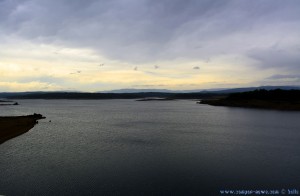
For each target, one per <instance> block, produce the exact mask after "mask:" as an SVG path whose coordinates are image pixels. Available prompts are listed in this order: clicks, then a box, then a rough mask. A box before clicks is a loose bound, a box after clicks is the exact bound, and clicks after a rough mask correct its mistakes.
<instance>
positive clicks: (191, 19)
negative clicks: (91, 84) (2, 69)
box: [0, 0, 300, 85]
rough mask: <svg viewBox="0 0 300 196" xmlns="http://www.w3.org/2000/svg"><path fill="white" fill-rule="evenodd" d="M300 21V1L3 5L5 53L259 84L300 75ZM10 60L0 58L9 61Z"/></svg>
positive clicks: (10, 0)
mask: <svg viewBox="0 0 300 196" xmlns="http://www.w3.org/2000/svg"><path fill="white" fill-rule="evenodd" d="M299 21H300V1H298V0H285V1H283V0H256V1H240V0H228V1H218V0H201V1H199V0H186V1H182V0H160V1H158V0H157V1H156V0H155V1H153V0H126V1H124V0H113V1H108V0H89V1H83V0H72V1H69V0H52V1H48V0H0V41H1V43H3V44H2V47H1V46H0V49H1V50H4V49H5V48H11V49H12V50H17V49H18V48H16V46H12V45H13V44H15V45H16V42H17V43H20V45H21V43H22V41H24V42H26V43H30V44H32V45H33V47H35V46H36V47H40V46H41V45H46V46H51V47H53V48H55V50H53V49H49V50H48V52H49V53H51V56H53V55H54V54H62V51H61V50H57V51H56V49H64V48H71V49H72V48H73V49H75V50H76V49H78V50H79V51H80V50H88V51H92V52H90V53H93V54H94V57H93V58H90V57H88V58H86V59H85V60H90V62H95V63H96V61H98V60H99V61H100V60H101V59H106V60H108V61H114V62H122V63H125V64H128V65H127V66H128V67H131V68H130V69H131V70H132V69H133V68H132V67H138V69H137V70H136V71H137V72H138V71H141V70H143V69H147V66H148V65H149V64H151V66H152V68H153V66H154V65H155V64H156V63H159V65H161V62H163V63H165V62H172V63H173V65H172V66H168V65H167V66H159V67H160V68H159V69H156V71H157V72H159V71H164V70H163V68H164V67H165V68H166V69H167V68H168V69H169V70H170V71H171V72H173V71H174V70H178V72H182V69H183V68H186V69H188V70H190V69H193V67H194V69H195V66H191V65H190V63H192V62H197V63H198V62H199V63H201V64H200V67H201V69H200V70H199V71H203V72H202V74H213V72H214V71H215V72H214V73H215V74H216V75H215V77H222V76H220V75H218V71H216V70H217V69H216V67H218V68H219V70H220V71H224V70H226V69H228V71H229V70H231V71H232V73H231V74H237V73H239V71H237V70H239V69H241V68H244V67H247V68H246V71H249V70H247V69H251V71H252V72H250V73H249V72H248V73H249V74H253V75H259V74H257V72H259V71H261V72H263V74H264V75H263V76H260V77H261V79H262V78H266V77H270V76H272V75H276V74H292V73H294V72H298V73H300V36H299V35H300V22H299ZM16 40H17V41H16ZM20 47H21V48H22V46H20ZM26 50H28V48H26V49H24V51H21V52H19V54H15V55H16V56H22V54H24V53H25V52H26ZM12 54H13V52H12V53H10V54H7V53H4V52H2V53H1V52H0V55H2V56H4V57H5V58H6V59H8V57H9V55H10V56H12ZM43 55H44V56H45V54H43ZM43 55H36V56H35V57H36V58H41V56H43ZM54 56H55V55H54ZM83 56H84V55H83ZM11 58H12V57H11ZM27 58H34V57H33V56H32V54H31V55H27ZM49 58H50V57H49V55H47V57H45V59H44V60H45V61H49ZM51 58H52V59H55V58H53V57H51ZM51 58H50V59H51ZM70 58H71V59H72V58H74V59H73V61H74V62H76V60H77V61H78V58H79V57H78V55H73V57H70ZM83 58H84V57H82V58H80V59H83ZM91 59H92V60H91ZM61 62H62V61H60V64H64V63H61ZM0 63H1V59H0ZM2 63H7V61H6V62H2ZM100 63H102V62H97V64H98V65H99V64H100ZM122 66H123V67H124V65H122ZM105 67H106V64H105ZM125 67H126V65H125ZM197 67H198V66H197ZM103 68H104V66H103ZM198 68H199V67H198ZM120 69H121V68H120ZM128 69H129V68H128ZM222 69H223V70H222ZM80 70H81V69H80ZM72 71H74V70H71V71H69V72H72ZM148 71H149V70H148ZM194 72H195V70H194ZM225 72H226V71H225ZM82 73H84V72H82ZM226 73H227V72H226ZM183 74H184V73H183ZM193 74H194V73H193ZM164 75H167V74H165V73H164ZM227 76H228V74H227V75H224V76H223V77H224V78H223V79H224V80H226V77H227ZM245 77H247V76H245ZM223 79H222V80H223ZM256 79H257V80H258V78H256V77H254V78H253V81H252V82H254V80H256ZM237 80H238V79H237ZM249 80H250V78H248V79H247V81H249ZM3 82H4V81H3ZM196 82H199V80H198V81H195V83H196ZM209 82H215V81H209ZM231 82H232V81H231ZM234 82H238V81H234ZM242 83H243V81H241V84H242ZM144 85H148V84H144Z"/></svg>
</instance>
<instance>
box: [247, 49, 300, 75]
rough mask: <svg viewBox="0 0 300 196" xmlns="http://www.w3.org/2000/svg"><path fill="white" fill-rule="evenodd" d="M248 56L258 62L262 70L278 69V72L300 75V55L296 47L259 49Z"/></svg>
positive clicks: (250, 52)
mask: <svg viewBox="0 0 300 196" xmlns="http://www.w3.org/2000/svg"><path fill="white" fill-rule="evenodd" d="M247 55H248V57H250V58H252V59H255V60H256V61H258V66H259V67H260V68H276V69H278V70H285V71H290V72H298V73H300V53H299V51H297V50H296V49H295V47H292V46H289V47H286V48H281V49H274V48H272V47H270V48H265V49H258V48H257V49H253V50H251V51H249V52H248V54H247Z"/></svg>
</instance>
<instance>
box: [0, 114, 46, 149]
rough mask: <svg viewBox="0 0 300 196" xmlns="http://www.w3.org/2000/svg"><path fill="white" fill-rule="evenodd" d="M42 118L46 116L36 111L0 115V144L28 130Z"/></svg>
mask: <svg viewBox="0 0 300 196" xmlns="http://www.w3.org/2000/svg"><path fill="white" fill-rule="evenodd" d="M44 118H46V117H44V116H42V115H41V114H36V113H34V114H32V115H27V116H10V117H0V144H2V143H3V142H5V141H7V140H9V139H11V138H14V137H16V136H18V135H21V134H23V133H25V132H27V131H29V130H30V129H32V128H33V127H34V125H36V124H37V123H38V120H40V119H44Z"/></svg>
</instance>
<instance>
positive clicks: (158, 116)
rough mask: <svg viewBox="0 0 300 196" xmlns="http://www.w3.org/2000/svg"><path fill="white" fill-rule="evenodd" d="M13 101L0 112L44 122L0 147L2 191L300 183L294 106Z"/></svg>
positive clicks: (147, 191) (143, 191) (150, 190)
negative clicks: (285, 109)
mask: <svg viewBox="0 0 300 196" xmlns="http://www.w3.org/2000/svg"><path fill="white" fill-rule="evenodd" d="M18 102H19V103H20V104H21V105H20V106H6V107H1V108H0V115H25V114H32V113H34V112H36V113H41V114H43V115H45V116H46V117H47V119H45V120H41V121H40V122H39V124H38V125H37V126H35V127H34V128H33V129H31V130H30V131H29V132H27V133H25V134H23V135H21V136H19V137H17V138H14V139H12V140H9V141H7V142H5V143H3V144H2V145H0V195H1V194H2V195H219V190H220V189H246V188H247V189H268V188H276V189H280V190H281V189H282V188H285V189H288V188H298V189H299V188H300V112H283V111H272V110H256V109H242V108H227V107H213V106H208V105H199V104H195V101H163V102H159V101H157V102H155V101H152V102H136V101H134V100H97V101H83V100H78V101H70V100H19V101H18ZM49 120H51V122H49Z"/></svg>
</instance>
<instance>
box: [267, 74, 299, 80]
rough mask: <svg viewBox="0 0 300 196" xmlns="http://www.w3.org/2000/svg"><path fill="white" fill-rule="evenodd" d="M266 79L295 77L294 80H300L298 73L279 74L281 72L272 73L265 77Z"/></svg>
mask: <svg viewBox="0 0 300 196" xmlns="http://www.w3.org/2000/svg"><path fill="white" fill-rule="evenodd" d="M266 79H267V80H281V79H295V80H300V74H298V75H288V74H287V75H281V74H276V75H272V76H270V77H267V78H266Z"/></svg>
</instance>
